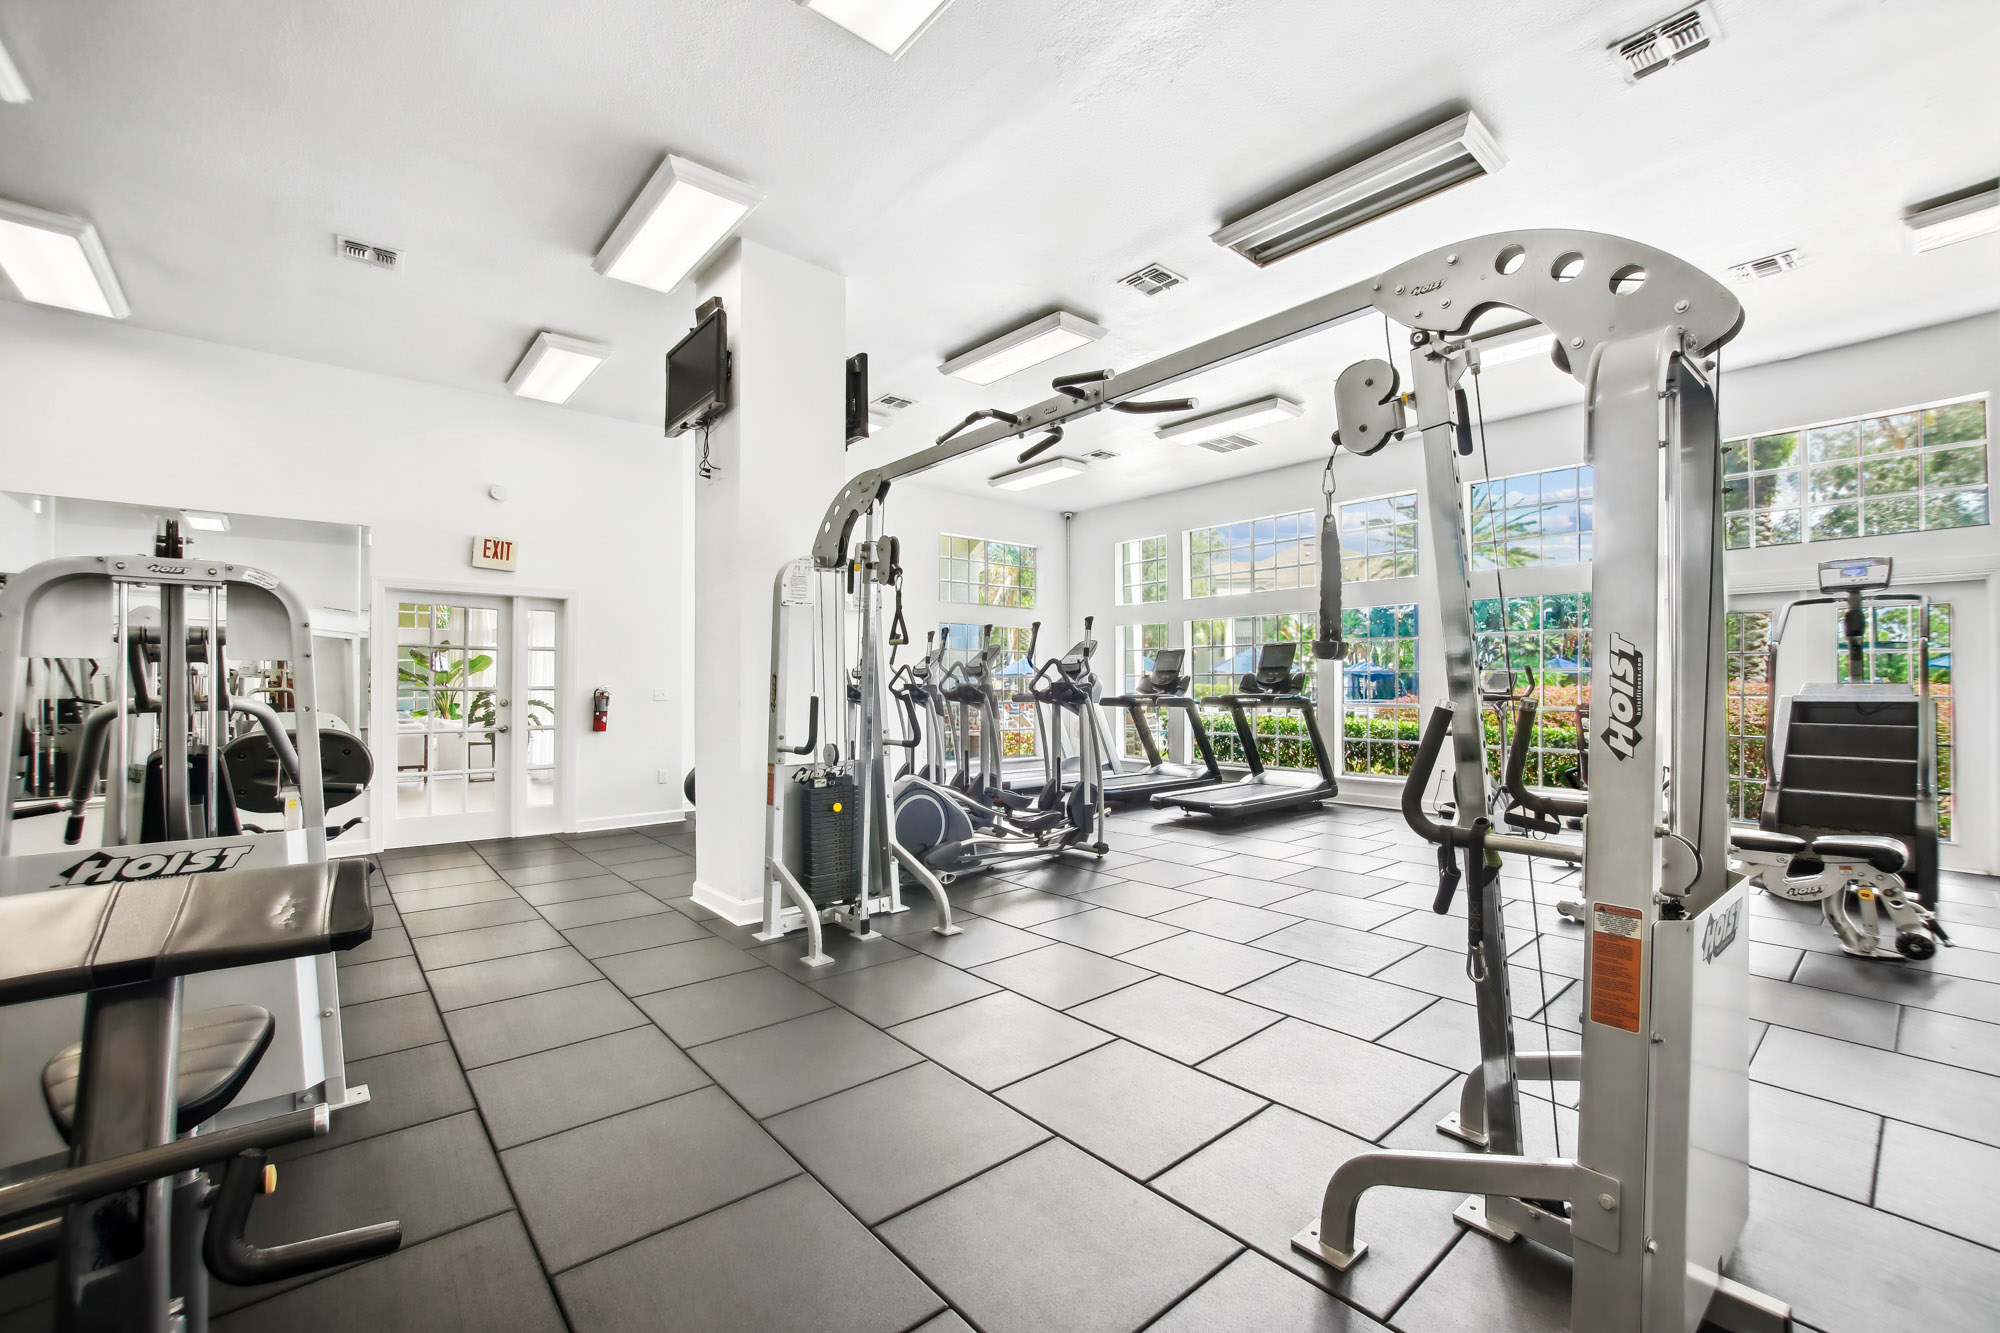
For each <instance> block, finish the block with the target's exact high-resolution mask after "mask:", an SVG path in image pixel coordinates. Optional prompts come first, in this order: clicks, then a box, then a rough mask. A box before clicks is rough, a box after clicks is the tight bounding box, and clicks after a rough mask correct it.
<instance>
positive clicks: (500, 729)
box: [493, 722, 508, 731]
mask: <svg viewBox="0 0 2000 1333" xmlns="http://www.w3.org/2000/svg"><path fill="white" fill-rule="evenodd" d="M507 729H508V728H507V724H506V723H505V722H502V723H501V724H500V725H499V726H497V727H495V728H493V730H495V731H506V730H507Z"/></svg>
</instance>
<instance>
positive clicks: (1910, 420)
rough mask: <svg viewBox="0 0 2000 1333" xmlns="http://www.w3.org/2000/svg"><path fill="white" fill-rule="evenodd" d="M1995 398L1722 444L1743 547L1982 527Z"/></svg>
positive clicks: (1731, 512) (1727, 491)
mask: <svg viewBox="0 0 2000 1333" xmlns="http://www.w3.org/2000/svg"><path fill="white" fill-rule="evenodd" d="M1986 435H1987V421H1986V400H1985V399H1984V398H1967V399H1963V400H1961V401H1959V402H1955V403H1944V404H1940V405H1939V406H1936V407H1927V408H1921V409H1911V410H1909V411H1905V412H1890V413H1886V414H1884V415H1881V416H1873V417H1856V418H1853V419H1851V420H1847V421H1836V422H1831V423H1829V424H1826V425H1821V426H1811V427H1805V428H1801V429H1798V430H1789V431H1779V432H1776V433H1774V434H1770V435H1755V436H1746V437H1744V438H1741V439H1735V440H1729V441H1726V442H1725V443H1724V444H1723V446H1722V471H1723V483H1722V507H1723V513H1724V517H1723V537H1724V540H1725V542H1726V543H1727V545H1728V546H1729V547H1730V548H1731V549H1733V550H1740V549H1743V548H1745V547H1752V546H1789V545H1792V544H1794V543H1796V542H1800V541H1814V542H1818V541H1837V540H1840V539H1842V538H1847V537H1860V536H1868V537H1875V536H1884V535H1889V534H1893V533H1900V532H1931V531H1936V530H1939V529H1944V528H1966V527H1978V526H1980V525H1983V524H1985V523H1988V522H1990V521H1991V518H1990V514H1989V510H1988V502H1987V475H1986V446H1987V438H1986Z"/></svg>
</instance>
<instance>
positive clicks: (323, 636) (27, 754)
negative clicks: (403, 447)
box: [0, 491, 377, 853]
mask: <svg viewBox="0 0 2000 1333" xmlns="http://www.w3.org/2000/svg"><path fill="white" fill-rule="evenodd" d="M169 522H172V523H175V524H178V525H179V530H180V533H181V537H182V539H183V541H184V542H185V543H186V553H187V554H189V555H193V556H197V557H201V558H209V559H215V560H220V561H227V562H229V563H232V564H239V565H253V566H256V567H257V568H260V569H263V570H265V571H268V572H269V573H271V574H274V575H276V576H277V577H278V578H279V579H280V580H282V581H283V582H284V583H285V584H286V585H287V586H289V587H290V588H291V589H292V591H293V592H295V593H296V594H297V595H298V597H299V599H300V600H301V601H302V602H303V603H304V604H305V606H306V607H307V608H308V611H309V615H310V618H311V622H312V626H313V662H312V666H313V669H314V673H315V674H314V681H315V685H316V687H317V690H318V697H319V712H320V721H321V725H322V726H324V727H332V728H337V729H339V730H342V731H346V732H348V733H350V734H352V735H355V736H358V737H360V738H361V739H362V740H363V742H365V743H367V744H368V745H369V747H370V748H371V749H375V748H377V747H375V746H374V743H373V738H372V737H370V736H369V734H368V730H369V721H370V709H369V697H368V664H369V660H370V659H369V656H368V636H369V628H370V627H369V604H370V588H371V585H370V582H369V577H370V576H369V564H368V552H369V533H368V529H367V528H366V527H363V526H360V525H357V524H351V523H318V522H310V521H306V520H302V519H292V518H271V517H268V516H263V515H257V514H239V513H232V512H227V511H221V510H201V511H193V510H181V509H169V508H161V507H157V506H150V505H133V504H121V503H116V502H112V501H104V500H82V499H73V498H69V497H64V496H51V495H29V494H22V493H19V492H11V491H9V492H0V576H5V575H9V574H13V573H17V572H19V571H21V570H23V569H26V568H28V567H29V566H31V565H34V564H38V563H40V562H41V561H43V560H51V559H56V558H58V557H64V556H99V555H117V556H130V555H142V554H150V553H151V552H152V551H153V550H154V543H155V541H156V539H157V538H158V536H159V534H160V533H161V532H162V531H163V530H164V527H165V525H166V524H167V523H169ZM135 596H136V599H137V600H136V604H135V607H134V615H135V619H136V620H138V621H141V622H143V621H144V620H145V617H146V615H147V613H148V607H147V605H146V598H147V593H146V591H145V590H143V589H142V590H140V591H139V592H138V593H136V594H135ZM218 613H219V614H220V615H221V616H222V618H223V622H224V623H223V630H222V633H223V644H224V658H223V661H224V664H225V666H226V669H227V676H226V678H225V680H224V682H223V683H224V685H225V687H226V689H227V691H228V697H229V698H232V699H249V700H255V701H257V702H259V703H261V704H263V705H265V706H266V707H268V708H269V709H271V710H272V711H274V712H275V713H276V714H277V715H278V717H279V719H280V720H281V722H282V723H283V725H284V726H285V729H286V730H288V731H290V730H294V729H295V726H296V723H295V718H294V709H295V707H296V699H295V693H296V690H297V685H298V674H299V672H300V670H301V669H302V668H303V666H304V665H305V664H302V663H297V662H290V661H286V660H283V659H280V658H271V657H266V656H262V655H261V654H260V655H253V656H248V657H238V656H236V655H235V654H233V653H231V652H229V648H228V645H229V640H228V635H227V609H226V605H225V606H222V607H219V608H218ZM201 614H206V612H205V610H204V611H203V612H202V613H201ZM198 618H199V617H198V616H197V619H198ZM111 637H112V634H111V631H110V627H109V625H107V632H106V636H105V638H106V651H105V653H104V655H103V656H101V657H95V658H92V657H80V658H31V659H29V660H28V661H27V662H26V663H25V664H23V663H18V662H16V663H6V664H0V669H9V670H14V671H23V670H25V672H26V684H27V693H26V695H25V696H24V697H25V701H26V704H27V706H26V708H24V709H23V710H22V715H21V719H20V721H19V722H18V723H17V724H16V726H15V728H14V730H15V732H16V734H15V736H14V742H15V744H14V749H13V759H12V763H11V766H10V768H9V771H8V775H7V780H8V782H9V783H10V784H11V786H12V788H13V793H14V798H15V800H16V801H17V802H20V801H24V800H49V799H58V798H64V797H68V796H71V795H72V794H73V793H74V789H75V784H76V783H77V780H78V777H77V768H78V762H79V752H80V747H81V745H82V741H83V737H84V734H85V731H86V723H87V721H88V719H89V717H90V715H91V713H92V712H93V711H95V710H98V709H101V708H102V707H103V706H104V705H105V704H107V703H109V702H110V701H111V700H112V698H113V691H114V690H115V668H116V666H117V663H116V662H115V661H114V660H113V657H112V650H111V644H110V640H111ZM112 711H114V712H115V711H116V710H115V709H113V710H112ZM198 711H199V710H198ZM206 723H207V718H206V715H205V714H204V715H202V716H199V717H197V719H196V726H197V729H199V728H200V727H202V726H205V725H206ZM219 725H220V726H221V727H222V728H223V729H224V732H225V734H224V735H222V736H221V737H220V738H218V743H219V744H220V745H222V746H225V747H226V746H228V745H229V744H230V743H231V742H232V741H234V740H236V739H237V733H238V731H240V730H247V729H249V728H254V727H255V726H256V725H257V723H256V722H255V721H254V720H252V719H251V718H250V717H248V716H247V715H244V714H240V713H232V714H223V715H221V721H220V722H219ZM132 726H133V727H134V729H135V734H134V736H133V738H132V751H133V752H134V753H137V754H141V755H143V754H145V753H148V751H149V750H150V748H151V744H150V743H149V739H148V737H149V735H150V733H149V732H148V731H147V728H149V727H150V728H153V729H154V730H156V729H157V722H156V719H152V718H135V719H134V720H133V722H132ZM210 739H211V738H209V737H207V736H205V735H198V736H196V737H195V740H196V742H197V743H199V744H207V743H208V742H209V741H210ZM91 767H94V768H96V769H97V770H98V771H97V772H96V773H94V774H92V775H91V776H90V778H89V782H90V784H91V786H90V797H89V801H88V805H87V808H86V818H87V820H88V821H89V822H90V823H91V824H92V825H93V827H90V828H88V829H86V831H85V834H84V836H83V838H82V839H81V840H82V842H83V843H85V844H86V845H92V846H94V845H98V844H99V842H100V841H101V839H102V821H103V820H104V819H105V818H106V817H107V814H108V807H109V806H110V804H111V803H110V802H109V800H108V797H109V795H110V793H109V791H108V789H107V786H106V783H107V777H106V773H107V772H108V771H109V769H110V768H111V767H113V765H112V764H110V763H109V762H108V761H107V762H104V763H101V764H97V765H91ZM335 799H336V798H334V797H332V796H330V797H329V801H328V804H329V806H330V807H333V805H334V800H335ZM367 807H368V802H367V798H366V796H361V797H358V798H353V799H350V800H347V801H344V802H342V803H341V805H340V806H339V807H336V808H330V809H329V823H330V824H331V825H332V826H333V827H336V828H338V827H340V826H342V825H344V824H347V823H348V822H349V821H350V820H353V819H356V818H358V817H361V816H363V815H365V814H366V811H367ZM67 823H68V821H67V820H66V819H63V818H60V817H53V818H31V819H23V820H19V821H17V824H16V828H15V832H14V839H13V850H14V851H15V852H16V853H24V852H36V851H54V850H56V849H57V848H58V847H60V846H61V845H62V843H63V840H64V837H65V826H66V825H67ZM368 837H369V830H368V828H367V826H366V824H365V823H361V824H357V825H355V826H354V827H353V828H351V829H349V830H347V831H346V832H344V833H343V834H342V835H341V836H340V837H339V838H337V839H336V840H335V844H334V846H335V847H336V848H341V847H342V846H343V844H344V845H358V844H361V843H363V842H364V841H365V840H367V839H368Z"/></svg>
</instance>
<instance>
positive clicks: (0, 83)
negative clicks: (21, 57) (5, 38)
mask: <svg viewBox="0 0 2000 1333" xmlns="http://www.w3.org/2000/svg"><path fill="white" fill-rule="evenodd" d="M27 100H28V85H27V83H26V82H25V81H23V80H22V78H21V71H20V70H18V69H16V68H14V61H13V58H12V57H11V56H9V55H8V54H7V48H6V47H4V46H0V102H25V101H27Z"/></svg>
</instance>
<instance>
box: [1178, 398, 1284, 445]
mask: <svg viewBox="0 0 2000 1333" xmlns="http://www.w3.org/2000/svg"><path fill="white" fill-rule="evenodd" d="M1304 414H1305V409H1304V408H1303V407H1300V406H1299V405H1298V404H1297V403H1295V402H1293V401H1292V400H1291V399H1289V398H1279V397H1277V396H1275V395H1273V396H1272V397H1269V398H1253V399H1252V400H1251V401H1249V402H1247V403H1238V404H1236V405H1235V406H1234V407H1225V408H1222V409H1220V410H1218V411H1214V412H1204V413H1202V414H1201V415H1200V416H1198V417H1182V418H1181V419H1180V420H1179V421H1176V422H1174V423H1173V424H1172V425H1170V426H1162V427H1160V428H1159V429H1158V430H1156V431H1154V432H1153V434H1155V435H1157V436H1159V437H1160V438H1161V439H1163V440H1176V441H1178V442H1180V443H1181V444H1200V443H1201V442H1202V441H1204V440H1215V439H1220V438H1221V437H1222V436H1224V435H1234V434H1236V433H1237V432H1239V431H1246V430H1254V429H1256V428H1257V427H1258V426H1267V425H1269V424H1271V423H1272V422H1274V421H1290V420H1291V419H1292V418H1293V417H1298V416H1303V415H1304Z"/></svg>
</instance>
